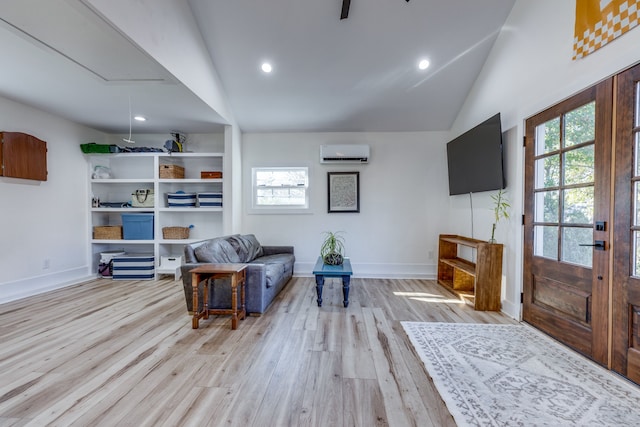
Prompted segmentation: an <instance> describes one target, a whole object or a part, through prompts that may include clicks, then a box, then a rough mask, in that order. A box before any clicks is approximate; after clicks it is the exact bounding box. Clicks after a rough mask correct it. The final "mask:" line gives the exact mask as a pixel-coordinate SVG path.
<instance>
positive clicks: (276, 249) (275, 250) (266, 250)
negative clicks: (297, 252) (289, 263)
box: [262, 246, 293, 256]
mask: <svg viewBox="0 0 640 427" xmlns="http://www.w3.org/2000/svg"><path fill="white" fill-rule="evenodd" d="M292 253H293V246H263V247H262V256H267V255H276V254H292Z"/></svg>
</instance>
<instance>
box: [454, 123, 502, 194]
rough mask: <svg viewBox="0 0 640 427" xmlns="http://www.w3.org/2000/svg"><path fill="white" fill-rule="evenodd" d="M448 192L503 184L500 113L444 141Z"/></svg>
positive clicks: (472, 191)
mask: <svg viewBox="0 0 640 427" xmlns="http://www.w3.org/2000/svg"><path fill="white" fill-rule="evenodd" d="M447 164H448V166H449V195H452V196H453V195H455V194H468V193H479V192H481V191H491V190H499V189H501V188H505V182H504V173H503V167H502V125H501V123H500V113H498V114H496V115H495V116H493V117H491V118H490V119H488V120H486V121H484V122H482V123H480V124H479V125H478V126H476V127H474V128H473V129H470V130H468V131H467V132H465V133H464V134H462V135H460V136H459V137H457V138H455V139H453V140H451V141H450V142H448V143H447Z"/></svg>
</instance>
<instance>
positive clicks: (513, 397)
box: [402, 322, 640, 427]
mask: <svg viewBox="0 0 640 427" xmlns="http://www.w3.org/2000/svg"><path fill="white" fill-rule="evenodd" d="M402 326H403V327H404V330H405V331H406V333H407V335H408V336H409V339H410V340H411V343H412V344H413V346H414V348H415V350H416V352H417V354H418V355H419V356H420V358H421V359H422V362H423V363H424V365H425V368H426V369H427V372H428V373H429V375H430V376H431V377H432V379H433V382H434V384H435V386H436V388H437V389H438V392H439V393H440V395H441V396H442V399H443V400H444V401H445V403H446V405H447V408H448V409H449V411H450V412H451V415H453V418H454V420H455V421H456V423H457V424H458V425H459V426H554V427H555V426H635V425H640V387H638V386H636V385H634V384H632V383H630V382H628V381H626V380H624V379H623V378H622V377H620V376H618V375H616V374H614V373H612V372H610V371H608V370H606V369H605V368H602V367H601V366H599V365H597V364H595V363H594V362H592V361H590V360H589V359H587V358H585V357H583V356H582V355H580V354H578V353H575V352H573V351H572V350H570V349H568V348H566V347H565V346H563V345H561V344H559V343H558V342H557V341H555V340H553V339H552V338H550V337H548V336H547V335H545V334H543V333H542V332H540V331H538V330H536V329H534V328H533V327H531V326H529V325H526V324H516V325H486V324H465V323H423V322H402Z"/></svg>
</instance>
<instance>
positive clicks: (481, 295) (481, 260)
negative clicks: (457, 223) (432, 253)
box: [438, 234, 503, 311]
mask: <svg viewBox="0 0 640 427" xmlns="http://www.w3.org/2000/svg"><path fill="white" fill-rule="evenodd" d="M458 246H464V247H468V248H471V250H472V251H475V255H476V262H472V261H470V260H467V259H464V258H461V257H460V256H459V251H458ZM502 248H503V246H502V244H499V243H488V242H485V241H482V240H476V239H471V238H469V237H463V236H456V235H452V234H441V235H440V239H439V242H438V283H440V284H441V285H442V286H444V287H445V288H447V289H449V290H451V291H452V292H454V293H455V294H457V295H459V296H460V297H462V298H464V299H465V300H467V301H469V302H471V304H472V305H473V307H474V309H476V310H484V311H500V305H501V304H500V298H501V290H502Z"/></svg>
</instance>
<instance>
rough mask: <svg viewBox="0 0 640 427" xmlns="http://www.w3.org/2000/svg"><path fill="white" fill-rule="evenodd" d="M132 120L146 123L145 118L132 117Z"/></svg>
mask: <svg viewBox="0 0 640 427" xmlns="http://www.w3.org/2000/svg"><path fill="white" fill-rule="evenodd" d="M133 120H137V121H139V122H146V121H147V118H146V117H144V116H133Z"/></svg>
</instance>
